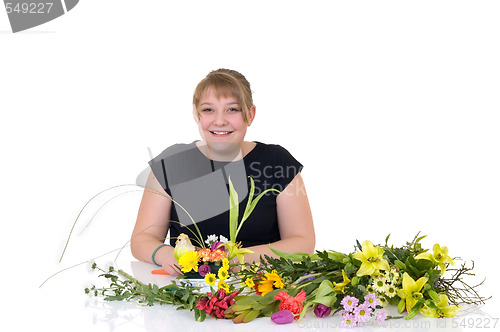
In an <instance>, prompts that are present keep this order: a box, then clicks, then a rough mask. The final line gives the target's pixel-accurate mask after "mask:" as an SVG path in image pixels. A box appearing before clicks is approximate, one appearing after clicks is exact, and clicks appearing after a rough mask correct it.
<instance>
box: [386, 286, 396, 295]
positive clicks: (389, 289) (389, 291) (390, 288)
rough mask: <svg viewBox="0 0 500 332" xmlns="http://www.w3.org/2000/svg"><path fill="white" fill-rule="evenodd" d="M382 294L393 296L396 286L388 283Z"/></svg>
mask: <svg viewBox="0 0 500 332" xmlns="http://www.w3.org/2000/svg"><path fill="white" fill-rule="evenodd" d="M384 294H385V295H387V296H388V297H394V295H396V287H394V285H392V284H390V285H388V286H387V288H386V290H385V293H384Z"/></svg>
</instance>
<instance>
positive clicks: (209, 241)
mask: <svg viewBox="0 0 500 332" xmlns="http://www.w3.org/2000/svg"><path fill="white" fill-rule="evenodd" d="M215 241H217V235H215V234H212V235H209V236H207V239H206V240H205V243H206V244H208V245H209V246H211V245H212V243H214V242H215Z"/></svg>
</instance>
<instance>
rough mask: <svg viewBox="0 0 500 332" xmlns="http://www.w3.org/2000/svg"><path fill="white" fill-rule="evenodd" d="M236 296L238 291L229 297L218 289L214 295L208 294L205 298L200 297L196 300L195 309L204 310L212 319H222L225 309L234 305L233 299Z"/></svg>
mask: <svg viewBox="0 0 500 332" xmlns="http://www.w3.org/2000/svg"><path fill="white" fill-rule="evenodd" d="M236 295H238V291H236V292H234V293H232V294H230V295H226V291H225V290H223V289H219V290H218V291H217V293H215V295H214V294H212V293H211V292H208V293H207V296H202V297H201V298H200V299H199V300H198V303H197V304H196V308H197V309H198V310H204V311H205V312H206V313H207V314H208V315H210V316H212V317H215V318H224V313H225V311H226V309H227V308H228V307H229V306H231V305H233V304H234V302H235V301H234V297H235V296H236Z"/></svg>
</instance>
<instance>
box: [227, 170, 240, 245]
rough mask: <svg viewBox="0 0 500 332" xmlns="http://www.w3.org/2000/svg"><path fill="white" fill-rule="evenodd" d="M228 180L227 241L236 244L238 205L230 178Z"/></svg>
mask: <svg viewBox="0 0 500 332" xmlns="http://www.w3.org/2000/svg"><path fill="white" fill-rule="evenodd" d="M228 180H229V240H230V241H231V242H233V243H236V236H237V231H236V229H237V227H238V216H239V203H238V193H237V192H236V190H235V189H234V186H233V182H232V181H231V177H229V178H228Z"/></svg>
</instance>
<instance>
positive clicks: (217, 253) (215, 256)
mask: <svg viewBox="0 0 500 332" xmlns="http://www.w3.org/2000/svg"><path fill="white" fill-rule="evenodd" d="M209 250H210V249H209ZM224 258H226V252H225V251H224V250H222V249H215V250H213V251H212V252H211V253H210V261H211V262H218V261H221V260H223V259H224Z"/></svg>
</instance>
